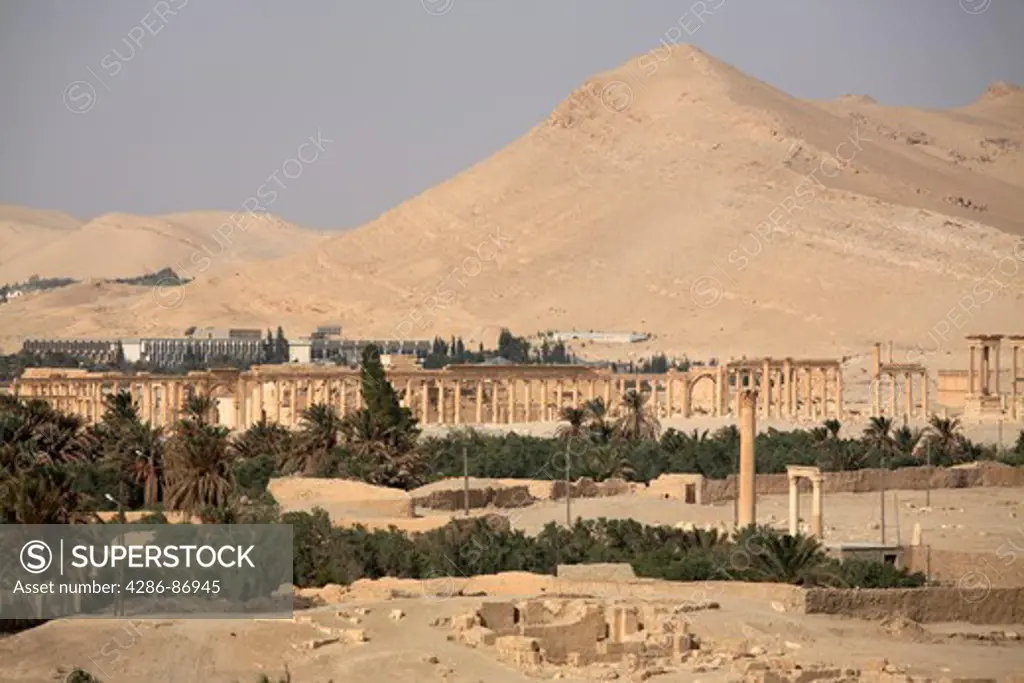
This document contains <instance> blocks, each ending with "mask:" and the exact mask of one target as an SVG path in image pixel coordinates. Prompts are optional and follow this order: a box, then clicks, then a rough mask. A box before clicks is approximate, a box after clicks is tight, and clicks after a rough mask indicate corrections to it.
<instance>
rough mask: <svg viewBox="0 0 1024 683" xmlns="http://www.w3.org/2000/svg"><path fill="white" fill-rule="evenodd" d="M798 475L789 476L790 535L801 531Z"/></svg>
mask: <svg viewBox="0 0 1024 683" xmlns="http://www.w3.org/2000/svg"><path fill="white" fill-rule="evenodd" d="M798 484H799V482H798V480H797V478H796V477H794V476H792V475H791V476H790V477H789V535H790V536H796V535H797V533H798V532H799V531H800V487H799V485H798Z"/></svg>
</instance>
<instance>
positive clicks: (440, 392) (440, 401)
mask: <svg viewBox="0 0 1024 683" xmlns="http://www.w3.org/2000/svg"><path fill="white" fill-rule="evenodd" d="M437 424H439V425H443V424H445V421H444V380H443V379H439V380H437Z"/></svg>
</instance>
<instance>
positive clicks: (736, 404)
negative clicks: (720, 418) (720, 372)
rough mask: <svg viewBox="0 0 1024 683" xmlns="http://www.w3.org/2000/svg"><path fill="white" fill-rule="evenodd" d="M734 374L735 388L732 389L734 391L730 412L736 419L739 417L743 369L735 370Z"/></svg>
mask: <svg viewBox="0 0 1024 683" xmlns="http://www.w3.org/2000/svg"><path fill="white" fill-rule="evenodd" d="M734 374H735V375H736V388H735V389H734V391H735V392H736V393H735V394H734V395H733V401H732V412H733V414H734V415H735V416H736V419H737V420H738V419H740V398H741V394H742V393H743V370H736V371H735V373H734Z"/></svg>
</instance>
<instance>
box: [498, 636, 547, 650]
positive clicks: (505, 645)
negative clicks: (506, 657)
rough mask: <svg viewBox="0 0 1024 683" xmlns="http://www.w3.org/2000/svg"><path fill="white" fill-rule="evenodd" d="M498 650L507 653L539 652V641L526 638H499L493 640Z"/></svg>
mask: <svg viewBox="0 0 1024 683" xmlns="http://www.w3.org/2000/svg"><path fill="white" fill-rule="evenodd" d="M494 646H495V647H496V648H498V650H502V651H508V652H539V651H540V641H538V640H537V639H536V638H528V637H526V636H499V637H498V638H496V639H495V640H494Z"/></svg>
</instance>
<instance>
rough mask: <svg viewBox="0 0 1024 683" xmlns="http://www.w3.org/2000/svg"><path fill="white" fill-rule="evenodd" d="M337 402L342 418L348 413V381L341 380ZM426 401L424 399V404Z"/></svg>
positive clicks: (424, 418)
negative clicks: (339, 405)
mask: <svg viewBox="0 0 1024 683" xmlns="http://www.w3.org/2000/svg"><path fill="white" fill-rule="evenodd" d="M426 393H427V392H426V389H424V390H423V395H424V396H426ZM338 400H339V402H340V404H341V416H342V417H344V416H345V415H346V414H347V413H348V380H345V379H343V380H341V387H339V389H338ZM425 401H426V399H425V398H424V402H425ZM423 415H424V417H423V421H424V422H426V420H427V418H426V413H425V412H424V413H423Z"/></svg>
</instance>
